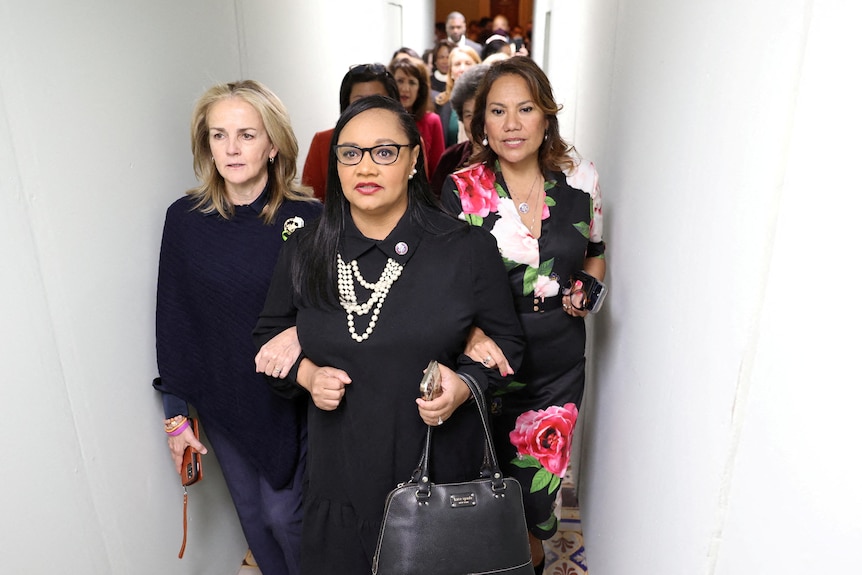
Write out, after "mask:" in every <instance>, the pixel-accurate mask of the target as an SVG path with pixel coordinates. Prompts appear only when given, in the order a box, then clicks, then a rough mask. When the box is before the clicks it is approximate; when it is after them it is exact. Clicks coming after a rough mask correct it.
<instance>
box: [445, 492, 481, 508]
mask: <svg viewBox="0 0 862 575" xmlns="http://www.w3.org/2000/svg"><path fill="white" fill-rule="evenodd" d="M475 506H476V494H475V493H473V492H470V493H453V494H451V495H449V507H451V508H453V509H457V508H458V507H475Z"/></svg>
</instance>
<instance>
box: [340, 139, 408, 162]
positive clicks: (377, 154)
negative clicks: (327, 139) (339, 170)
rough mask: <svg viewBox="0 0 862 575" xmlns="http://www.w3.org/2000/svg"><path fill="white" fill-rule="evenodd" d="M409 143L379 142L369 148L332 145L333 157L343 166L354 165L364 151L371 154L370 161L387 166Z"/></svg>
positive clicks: (396, 158) (360, 159) (395, 159)
mask: <svg viewBox="0 0 862 575" xmlns="http://www.w3.org/2000/svg"><path fill="white" fill-rule="evenodd" d="M409 147H410V144H380V145H379V146H371V147H370V148H360V147H359V146H349V145H346V144H342V145H337V146H333V148H335V159H336V160H338V163H339V164H344V165H345V166H355V165H356V164H358V163H359V162H361V161H362V158H363V157H364V156H365V152H368V155H369V156H371V161H372V162H374V163H375V164H377V165H379V166H388V165H390V164H394V163H395V162H397V161H398V154H399V153H400V152H401V148H409Z"/></svg>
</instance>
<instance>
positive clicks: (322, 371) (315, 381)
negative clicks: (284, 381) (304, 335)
mask: <svg viewBox="0 0 862 575" xmlns="http://www.w3.org/2000/svg"><path fill="white" fill-rule="evenodd" d="M297 380H298V382H299V385H301V386H302V387H304V388H305V389H307V390H308V392H309V393H310V394H311V400H312V401H313V402H314V405H316V406H317V407H318V408H319V409H322V410H323V411H334V410H335V409H337V408H338V406H339V405H340V404H341V399H342V398H343V397H344V392H345V390H346V388H347V386H348V385H350V382H351V379H350V376H349V375H347V372H346V371H344V370H342V369H338V368H335V367H330V366H323V367H318V366H317V365H315V364H314V363H313V362H312V361H311V360H310V359H307V358H306V359H303V360H302V363H301V364H299V372H298V376H297Z"/></svg>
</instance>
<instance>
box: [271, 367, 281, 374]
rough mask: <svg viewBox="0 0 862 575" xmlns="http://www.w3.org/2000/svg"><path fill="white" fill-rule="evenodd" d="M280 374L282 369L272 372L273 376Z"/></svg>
mask: <svg viewBox="0 0 862 575" xmlns="http://www.w3.org/2000/svg"><path fill="white" fill-rule="evenodd" d="M279 373H281V369H279V368H275V369H273V370H272V375H278V374H279Z"/></svg>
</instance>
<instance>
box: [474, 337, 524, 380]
mask: <svg viewBox="0 0 862 575" xmlns="http://www.w3.org/2000/svg"><path fill="white" fill-rule="evenodd" d="M464 354H465V355H466V356H467V357H469V358H470V359H472V360H473V361H475V362H477V363H481V364H482V365H484V366H485V367H496V368H497V369H498V370H500V375H501V376H503V377H506V376H507V375H512V374H514V373H515V371H514V370H513V369H512V366H511V365H509V360H508V359H506V356H505V355H504V354H503V350H502V349H500V346H498V345H497V344H496V343H495V342H494V340H493V339H491V338H490V337H488V336H487V335H485V332H484V331H482V330H481V329H479V328H478V327H476V326H473V327H472V328H470V333H469V334H468V335H467V345H466V346H465V347H464Z"/></svg>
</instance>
